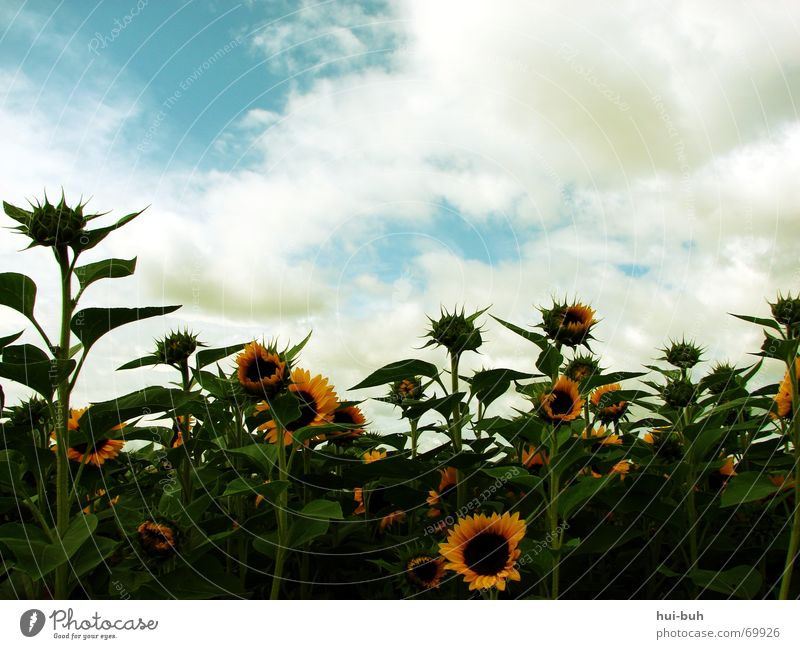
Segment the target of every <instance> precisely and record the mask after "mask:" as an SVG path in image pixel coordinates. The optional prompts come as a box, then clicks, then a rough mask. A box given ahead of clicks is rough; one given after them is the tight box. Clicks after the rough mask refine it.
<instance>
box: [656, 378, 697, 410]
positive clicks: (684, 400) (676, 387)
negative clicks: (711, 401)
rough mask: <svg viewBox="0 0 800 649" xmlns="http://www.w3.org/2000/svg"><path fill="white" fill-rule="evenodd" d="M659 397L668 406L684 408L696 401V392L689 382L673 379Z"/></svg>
mask: <svg viewBox="0 0 800 649" xmlns="http://www.w3.org/2000/svg"><path fill="white" fill-rule="evenodd" d="M661 396H663V397H664V401H665V402H666V404H667V405H668V406H672V407H673V408H685V407H686V406H690V405H692V404H693V403H694V402H695V400H696V399H697V391H696V388H695V386H694V385H693V384H692V382H691V381H688V380H686V379H675V380H673V381H669V382H668V383H667V384H666V385H665V386H664V389H663V390H662V391H661Z"/></svg>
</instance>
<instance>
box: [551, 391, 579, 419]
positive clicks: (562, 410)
mask: <svg viewBox="0 0 800 649" xmlns="http://www.w3.org/2000/svg"><path fill="white" fill-rule="evenodd" d="M574 405H575V402H574V401H573V400H572V396H571V395H570V394H569V393H567V392H562V391H561V390H556V391H555V392H553V400H552V401H551V402H550V410H551V411H552V412H553V414H554V415H568V414H569V413H570V412H572V408H573V406H574Z"/></svg>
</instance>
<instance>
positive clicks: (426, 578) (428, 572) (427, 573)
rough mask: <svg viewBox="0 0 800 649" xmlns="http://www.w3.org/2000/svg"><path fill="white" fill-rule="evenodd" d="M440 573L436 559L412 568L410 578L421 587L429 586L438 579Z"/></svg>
mask: <svg viewBox="0 0 800 649" xmlns="http://www.w3.org/2000/svg"><path fill="white" fill-rule="evenodd" d="M415 561H417V560H415ZM412 563H414V562H412ZM438 572H439V566H438V565H437V564H436V561H435V560H434V559H426V560H423V561H419V562H418V563H414V565H412V566H411V570H410V573H411V574H410V575H409V578H410V579H411V581H413V582H415V583H417V584H419V585H420V586H428V585H430V584H431V583H432V582H433V581H434V580H435V579H436V575H437V574H438Z"/></svg>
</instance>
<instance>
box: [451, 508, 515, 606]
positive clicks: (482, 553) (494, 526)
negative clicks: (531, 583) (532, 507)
mask: <svg viewBox="0 0 800 649" xmlns="http://www.w3.org/2000/svg"><path fill="white" fill-rule="evenodd" d="M525 531H526V526H525V521H521V520H519V513H515V514H514V515H513V516H511V515H509V514H508V512H506V513H504V514H503V515H502V516H500V515H498V514H497V513H496V512H495V513H494V514H492V515H491V517H487V516H486V515H485V514H476V515H474V516H467V517H466V518H461V519H459V521H458V523H456V526H455V527H454V528H453V529H452V530H451V532H450V533H449V534H448V536H447V542H446V543H440V544H439V552H440V554H441V555H442V556H443V557H444V558H445V559H447V563H446V564H445V566H444V567H445V568H446V569H448V570H455V571H456V572H458V573H459V574H460V575H463V577H464V581H465V582H466V583H468V584H469V589H470V590H477V589H479V588H491V587H493V586H494V587H496V588H497V589H498V590H505V588H506V580H507V579H510V580H512V581H519V580H520V576H519V572H517V569H516V568H515V567H514V564H515V563H516V561H517V559H518V558H519V555H520V550H519V548H518V547H517V546H518V545H519V542H520V541H521V540H522V537H524V536H525Z"/></svg>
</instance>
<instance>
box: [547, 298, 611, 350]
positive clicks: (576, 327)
mask: <svg viewBox="0 0 800 649" xmlns="http://www.w3.org/2000/svg"><path fill="white" fill-rule="evenodd" d="M539 311H541V314H542V324H541V325H540V326H541V327H542V329H544V332H545V333H546V334H547V335H548V337H549V338H550V339H551V340H552V341H553V342H556V343H561V344H562V345H567V347H577V346H578V345H585V344H586V343H587V342H588V341H589V340H591V338H592V335H591V331H592V327H593V326H594V325H595V324H597V320H595V319H594V310H593V309H591V308H590V307H588V306H586V305H584V304H581V303H580V302H575V303H573V304H567V303H566V302H565V303H563V304H557V303H555V302H554V303H553V306H552V307H551V308H549V309H545V308H540V309H539Z"/></svg>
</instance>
